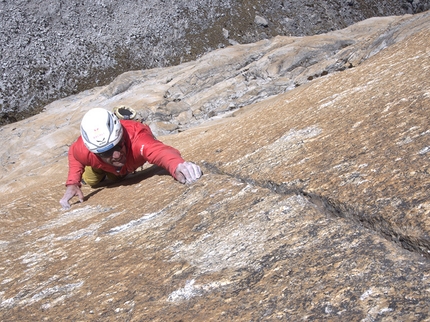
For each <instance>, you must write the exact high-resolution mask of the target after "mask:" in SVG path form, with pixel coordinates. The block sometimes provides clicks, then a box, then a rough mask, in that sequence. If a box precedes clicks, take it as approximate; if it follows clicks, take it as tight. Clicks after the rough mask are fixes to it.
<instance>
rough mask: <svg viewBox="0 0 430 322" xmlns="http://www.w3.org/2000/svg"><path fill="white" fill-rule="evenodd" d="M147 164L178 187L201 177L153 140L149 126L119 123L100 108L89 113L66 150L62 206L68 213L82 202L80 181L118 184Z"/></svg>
mask: <svg viewBox="0 0 430 322" xmlns="http://www.w3.org/2000/svg"><path fill="white" fill-rule="evenodd" d="M146 162H149V163H151V164H155V165H157V166H160V167H162V168H164V169H166V170H167V171H168V172H169V173H170V174H171V175H172V176H173V177H174V178H175V179H176V180H178V181H179V182H181V183H192V182H194V181H196V180H197V179H199V178H200V177H201V175H202V171H201V169H200V167H199V166H198V165H196V164H194V163H192V162H186V161H185V160H184V159H182V157H181V154H180V152H179V151H178V150H176V149H174V148H173V147H170V146H167V145H165V144H163V143H162V142H160V141H158V140H157V139H155V138H154V135H153V134H152V132H151V129H150V128H149V126H147V125H145V124H142V123H140V122H137V121H133V120H120V119H119V118H118V117H117V116H116V115H115V114H114V113H112V112H110V111H108V110H105V109H103V108H93V109H91V110H89V111H88V112H87V113H86V114H85V115H84V117H83V119H82V122H81V136H80V137H79V138H78V139H77V140H76V142H74V143H73V144H72V145H71V146H70V148H69V174H68V177H67V181H66V192H65V194H64V196H63V198H62V199H61V200H60V204H61V206H62V207H63V208H64V209H69V208H70V204H69V200H70V199H72V198H73V197H74V196H77V197H78V198H79V200H80V201H81V202H83V200H84V195H83V193H82V190H81V180H83V181H84V182H85V183H86V184H88V185H90V186H95V185H97V184H98V183H99V182H100V181H102V180H103V179H104V178H105V176H106V177H107V178H109V179H110V180H118V179H121V178H123V177H125V176H126V175H127V174H128V173H131V172H133V171H135V170H136V169H137V168H138V167H140V166H142V165H143V164H145V163H146Z"/></svg>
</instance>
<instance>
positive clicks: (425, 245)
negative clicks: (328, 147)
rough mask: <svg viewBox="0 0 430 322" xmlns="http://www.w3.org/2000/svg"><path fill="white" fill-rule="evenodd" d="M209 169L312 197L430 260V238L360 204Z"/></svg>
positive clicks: (212, 168)
mask: <svg viewBox="0 0 430 322" xmlns="http://www.w3.org/2000/svg"><path fill="white" fill-rule="evenodd" d="M202 164H203V165H204V167H205V168H206V169H207V172H210V173H213V174H218V175H225V176H228V177H232V178H235V179H237V180H239V181H241V182H244V183H247V184H250V185H253V186H258V187H261V188H266V189H269V190H270V191H272V192H274V193H276V194H280V195H293V194H294V195H300V196H303V197H304V198H306V199H307V200H309V202H311V203H312V204H313V205H314V206H315V207H316V208H317V209H318V210H319V211H321V212H322V213H324V214H326V215H328V216H331V217H335V218H343V219H347V220H349V221H351V222H353V223H355V224H358V225H360V226H362V227H364V228H366V229H369V230H372V231H374V232H375V233H377V234H378V235H379V236H381V237H383V238H385V239H387V240H389V241H391V242H394V243H395V244H396V245H398V246H400V247H402V248H404V249H406V250H408V251H411V252H416V253H419V254H421V255H422V256H424V257H425V258H427V259H430V241H429V240H426V239H423V238H420V239H418V238H413V237H411V236H408V235H405V234H402V233H401V232H399V231H398V230H396V228H395V227H393V225H392V224H391V223H389V222H388V221H387V220H386V219H384V218H383V217H382V216H381V215H378V214H375V213H373V214H372V215H369V214H367V213H365V212H363V211H361V210H359V209H358V207H354V206H351V205H347V204H344V203H342V202H339V201H337V200H334V199H332V198H329V197H325V196H321V195H318V194H315V193H310V192H307V191H305V190H304V189H303V188H301V187H299V186H298V185H297V184H296V183H294V184H289V183H276V182H273V181H270V180H268V181H256V180H253V179H250V178H246V177H242V176H239V175H234V174H231V173H227V172H225V171H223V170H221V169H220V168H219V167H218V166H217V165H215V164H213V163H209V162H206V161H204V162H202Z"/></svg>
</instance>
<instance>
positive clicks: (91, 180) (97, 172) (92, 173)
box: [82, 166, 124, 187]
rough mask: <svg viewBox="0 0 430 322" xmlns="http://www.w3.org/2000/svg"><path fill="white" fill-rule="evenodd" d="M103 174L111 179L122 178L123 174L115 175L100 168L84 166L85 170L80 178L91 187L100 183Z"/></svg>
mask: <svg viewBox="0 0 430 322" xmlns="http://www.w3.org/2000/svg"><path fill="white" fill-rule="evenodd" d="M105 176H106V177H108V179H109V180H112V181H117V180H120V179H122V178H124V176H117V175H114V174H113V173H110V172H106V171H103V170H101V169H95V168H92V167H90V166H86V167H85V171H84V173H83V174H82V179H84V181H85V183H86V184H88V185H89V186H91V187H94V186H95V185H97V184H98V183H100V182H101V181H102V180H103V179H104V177H105Z"/></svg>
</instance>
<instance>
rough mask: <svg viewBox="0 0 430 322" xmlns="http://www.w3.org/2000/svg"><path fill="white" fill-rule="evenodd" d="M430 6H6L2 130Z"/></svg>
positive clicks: (418, 0) (2, 13)
mask: <svg viewBox="0 0 430 322" xmlns="http://www.w3.org/2000/svg"><path fill="white" fill-rule="evenodd" d="M429 8H430V0H413V1H412V0H401V1H394V0H390V1H375V0H347V1H345V0H342V1H337V0H324V1H313V0H312V1H298V0H292V1H281V0H270V1H260V0H252V1H238V0H222V1H220V0H216V1H213V0H211V1H207V0H206V1H190V0H186V1H185V0H181V1H158V0H145V1H123V2H121V1H114V0H98V1H91V2H83V1H65V0H55V1H54V0H42V1H34V0H32V1H24V0H14V1H10V0H3V1H0V27H1V28H0V42H1V47H0V58H1V66H0V71H1V78H0V124H5V123H10V122H14V121H16V120H20V119H22V118H24V117H26V116H28V115H32V114H35V113H37V112H39V111H40V110H41V108H42V107H43V106H45V105H46V104H48V103H50V102H52V101H53V100H56V99H58V98H61V97H65V96H67V95H70V94H74V93H78V92H80V91H82V90H85V89H89V88H93V87H94V86H100V85H106V84H107V83H109V82H110V81H111V80H112V79H113V78H114V77H115V76H118V75H120V74H122V73H123V72H125V71H129V70H135V69H147V68H154V67H165V66H169V65H177V64H178V63H180V62H185V61H190V60H193V59H195V58H197V57H199V56H201V55H202V54H203V53H206V52H209V51H212V50H214V49H217V48H221V47H225V46H228V45H230V44H237V43H242V44H244V43H252V42H256V41H258V40H261V39H265V38H272V37H274V36H276V35H292V36H304V35H313V34H321V33H324V32H327V31H330V30H335V29H340V28H344V27H346V26H349V25H351V24H353V23H355V22H357V21H360V20H363V19H366V18H370V17H373V16H388V15H401V14H407V13H409V14H411V13H417V12H421V11H425V10H428V9H429Z"/></svg>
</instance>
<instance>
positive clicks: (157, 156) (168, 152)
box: [134, 124, 185, 179]
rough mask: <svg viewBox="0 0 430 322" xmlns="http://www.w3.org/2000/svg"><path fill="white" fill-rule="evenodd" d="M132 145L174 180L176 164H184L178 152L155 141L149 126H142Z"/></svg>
mask: <svg viewBox="0 0 430 322" xmlns="http://www.w3.org/2000/svg"><path fill="white" fill-rule="evenodd" d="M136 143H137V144H136ZM134 144H136V146H137V147H138V148H139V150H140V151H139V153H140V154H141V156H143V157H144V158H145V159H146V160H148V162H149V163H151V164H155V165H157V166H159V167H162V168H164V169H166V170H167V171H168V172H169V173H170V174H171V176H172V177H174V178H175V179H176V176H175V170H176V168H177V167H178V164H180V163H183V162H185V160H184V159H183V158H182V157H181V153H180V152H179V151H178V150H176V149H175V148H173V147H171V146H168V145H166V144H164V143H162V142H161V141H159V140H157V139H155V138H154V135H153V134H152V131H151V129H150V128H149V126H147V125H143V124H142V129H141V130H140V131H139V135H138V137H137V140H136V142H135V143H134Z"/></svg>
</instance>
